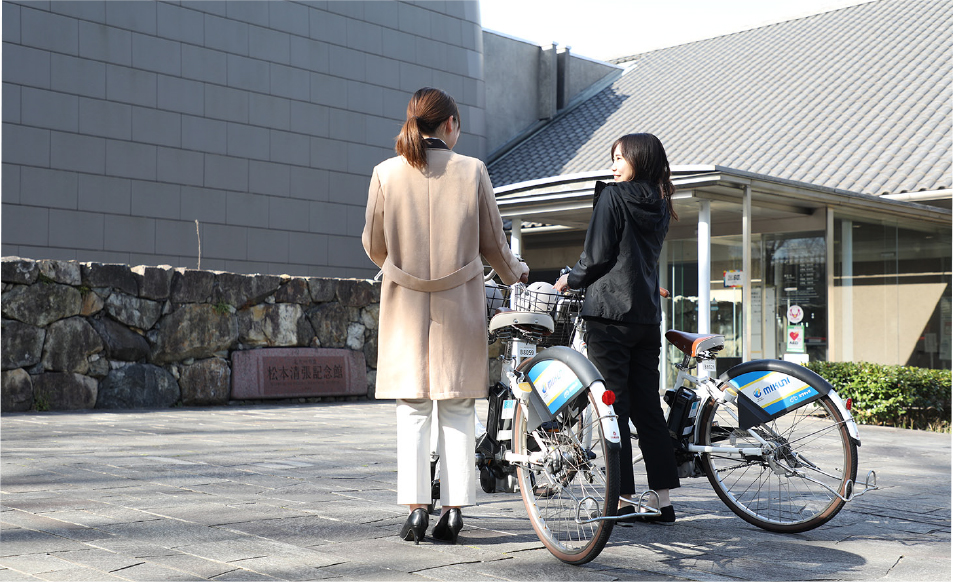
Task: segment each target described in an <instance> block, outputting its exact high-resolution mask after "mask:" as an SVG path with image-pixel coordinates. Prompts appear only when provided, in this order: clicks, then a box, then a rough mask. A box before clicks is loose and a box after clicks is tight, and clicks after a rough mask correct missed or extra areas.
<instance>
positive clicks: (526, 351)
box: [519, 343, 536, 360]
mask: <svg viewBox="0 0 953 582" xmlns="http://www.w3.org/2000/svg"><path fill="white" fill-rule="evenodd" d="M535 355H536V344H524V343H521V344H520V349H519V358H520V359H521V360H524V359H526V358H532V357H533V356H535Z"/></svg>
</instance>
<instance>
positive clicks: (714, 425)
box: [700, 396, 857, 533]
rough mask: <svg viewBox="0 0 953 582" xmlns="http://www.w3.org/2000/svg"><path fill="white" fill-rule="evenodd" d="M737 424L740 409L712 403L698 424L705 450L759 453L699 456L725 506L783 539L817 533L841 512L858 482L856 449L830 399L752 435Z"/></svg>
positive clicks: (796, 411) (760, 427) (760, 426)
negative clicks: (755, 451)
mask: <svg viewBox="0 0 953 582" xmlns="http://www.w3.org/2000/svg"><path fill="white" fill-rule="evenodd" d="M738 417H739V411H738V409H737V406H736V404H735V403H718V402H715V401H714V400H709V401H708V403H707V404H706V406H705V408H704V409H703V410H702V416H701V419H700V425H701V435H700V443H701V444H703V445H707V446H716V447H717V446H721V447H739V448H742V447H748V448H755V449H757V448H761V449H762V452H761V454H758V455H753V456H745V455H740V454H724V453H705V454H703V455H702V466H703V467H704V469H705V472H706V473H707V475H708V480H709V482H711V485H712V487H714V489H715V492H716V493H717V494H718V497H720V498H721V500H722V501H723V502H724V503H725V505H727V506H728V507H729V508H730V509H731V510H732V511H733V512H734V513H735V514H736V515H738V516H739V517H741V518H742V519H744V520H745V521H747V522H748V523H751V524H753V525H756V526H758V527H761V528H764V529H766V530H769V531H774V532H784V533H796V532H803V531H807V530H810V529H814V528H816V527H818V526H820V525H822V524H824V523H826V522H827V521H829V520H830V519H831V518H832V517H834V516H835V515H836V514H837V512H838V511H840V509H841V508H842V507H843V506H844V503H845V502H844V500H843V499H842V498H841V496H845V497H846V496H848V495H849V493H850V488H851V487H852V484H853V481H854V479H855V478H856V476H857V445H856V444H855V443H854V442H853V441H852V440H851V438H850V435H849V433H848V431H847V426H846V425H845V422H844V418H842V416H841V414H840V412H839V411H838V409H837V407H836V406H835V405H834V404H833V402H832V401H831V399H830V398H829V397H828V396H823V397H821V398H820V399H818V400H816V401H814V402H813V403H810V404H807V405H804V406H801V407H800V408H796V409H794V410H791V411H789V412H788V413H787V414H784V415H783V416H780V417H778V418H775V419H773V420H770V421H768V422H765V423H762V424H758V425H755V426H753V427H752V428H750V429H748V430H743V429H741V428H739V426H738ZM755 435H757V437H760V440H759V438H756V436H755ZM761 441H765V442H766V443H767V446H765V445H764V444H763V443H762V442H761ZM835 492H836V494H835Z"/></svg>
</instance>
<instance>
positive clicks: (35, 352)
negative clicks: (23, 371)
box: [0, 319, 46, 370]
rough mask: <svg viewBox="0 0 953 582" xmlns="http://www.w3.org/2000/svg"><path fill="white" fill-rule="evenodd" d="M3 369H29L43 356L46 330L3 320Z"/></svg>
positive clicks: (10, 320)
mask: <svg viewBox="0 0 953 582" xmlns="http://www.w3.org/2000/svg"><path fill="white" fill-rule="evenodd" d="M2 333H3V342H2V344H3V349H2V354H3V356H2V366H0V367H2V368H3V369H4V370H11V369H14V368H29V367H30V366H34V365H36V364H37V363H38V362H39V361H40V357H41V356H42V355H43V340H44V338H45V337H46V330H44V329H43V328H41V327H36V326H33V325H29V324H26V323H20V322H19V321H15V320H12V319H4V320H3V332H2Z"/></svg>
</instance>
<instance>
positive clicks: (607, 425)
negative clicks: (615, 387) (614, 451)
mask: <svg viewBox="0 0 953 582" xmlns="http://www.w3.org/2000/svg"><path fill="white" fill-rule="evenodd" d="M589 390H591V391H592V395H593V396H594V397H595V401H596V412H597V413H598V414H599V420H600V421H601V422H602V432H603V433H604V434H605V435H606V440H607V441H608V442H609V447H610V448H615V447H621V446H622V445H621V443H622V434H621V433H620V432H619V417H618V416H617V415H616V413H615V409H613V408H612V406H611V405H608V404H606V403H605V402H603V401H602V395H603V394H605V393H606V385H605V384H604V383H603V382H602V380H596V381H595V382H593V383H592V384H590V385H589Z"/></svg>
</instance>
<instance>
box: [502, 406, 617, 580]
mask: <svg viewBox="0 0 953 582" xmlns="http://www.w3.org/2000/svg"><path fill="white" fill-rule="evenodd" d="M586 394H587V396H588V402H581V403H579V405H578V406H570V407H569V408H568V409H567V410H566V411H564V412H562V413H560V414H559V415H558V416H557V418H556V420H555V421H554V423H547V424H546V425H544V426H541V427H539V428H538V429H536V430H535V431H533V433H528V432H527V431H526V418H525V415H524V411H522V410H520V411H518V413H517V414H516V419H515V422H514V430H513V446H514V451H515V452H516V453H517V454H529V453H531V452H532V449H534V448H536V450H537V451H538V450H542V449H541V448H537V447H534V444H536V445H542V447H545V448H546V449H548V450H549V451H550V453H551V454H550V455H548V456H547V459H548V463H547V466H548V467H549V468H550V470H551V471H552V473H553V475H554V476H555V477H556V478H557V481H558V482H557V483H553V482H552V481H551V480H550V478H549V476H548V475H547V474H546V473H545V471H544V470H543V468H542V466H536V467H533V468H531V467H529V466H526V465H523V464H521V465H519V466H518V467H517V471H516V473H517V479H518V482H519V487H520V495H521V496H522V498H523V504H524V505H525V507H526V512H527V514H528V515H529V518H530V521H531V523H532V524H533V529H534V530H535V531H536V535H537V536H538V537H539V539H540V541H541V542H543V545H544V546H546V549H548V550H549V551H550V552H551V553H552V554H553V555H554V556H556V557H557V558H559V559H560V560H562V561H563V562H566V563H567V564H573V565H580V564H585V563H587V562H590V561H592V560H593V559H595V557H596V556H598V555H599V553H600V552H601V551H602V549H603V548H604V547H605V545H606V542H608V541H609V536H610V535H611V534H612V528H613V526H614V525H615V522H614V521H613V520H605V521H595V522H592V523H582V524H580V523H577V522H576V515H577V511H578V512H579V514H580V515H582V517H584V518H587V519H591V518H594V517H607V516H613V515H615V514H616V511H617V506H618V502H619V451H618V448H617V447H610V446H609V443H608V441H607V440H606V439H605V435H604V434H603V429H602V423H601V422H600V421H599V420H598V419H597V418H596V417H597V416H598V415H595V414H590V415H586V414H585V410H586V408H587V407H586V406H585V405H584V404H588V407H590V408H592V409H595V404H594V400H593V395H592V392H590V391H588V390H587V391H586ZM587 417H588V418H591V419H593V420H591V421H589V422H590V423H591V424H587V421H586V420H585V419H586V418H587ZM587 433H591V434H592V435H593V436H594V435H596V434H597V435H598V438H592V439H591V443H592V444H591V445H590V446H589V448H585V447H584V446H582V444H581V443H582V442H583V441H585V440H586V438H587ZM589 438H591V437H589ZM574 498H575V499H576V500H579V501H578V502H577V501H574Z"/></svg>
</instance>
